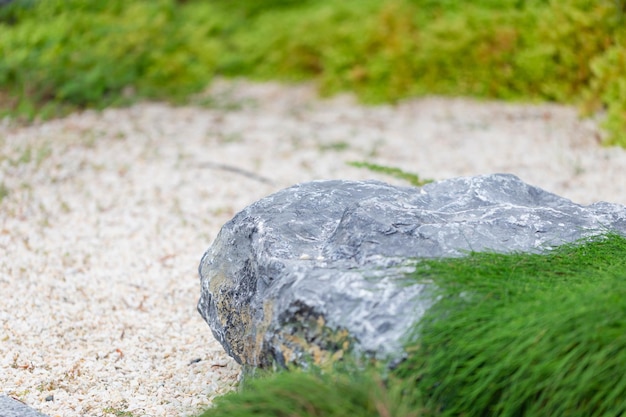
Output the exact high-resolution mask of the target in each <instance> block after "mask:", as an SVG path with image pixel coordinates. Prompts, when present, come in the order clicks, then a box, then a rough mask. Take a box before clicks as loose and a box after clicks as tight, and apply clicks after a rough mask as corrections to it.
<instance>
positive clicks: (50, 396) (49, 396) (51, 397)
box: [46, 395, 54, 401]
mask: <svg viewBox="0 0 626 417" xmlns="http://www.w3.org/2000/svg"><path fill="white" fill-rule="evenodd" d="M46 401H54V395H48V396H47V397H46Z"/></svg>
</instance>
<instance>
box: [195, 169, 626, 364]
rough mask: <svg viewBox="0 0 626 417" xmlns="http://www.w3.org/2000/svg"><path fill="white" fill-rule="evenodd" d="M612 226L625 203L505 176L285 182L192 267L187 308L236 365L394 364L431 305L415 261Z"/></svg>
mask: <svg viewBox="0 0 626 417" xmlns="http://www.w3.org/2000/svg"><path fill="white" fill-rule="evenodd" d="M608 231H613V232H617V233H621V234H623V235H626V207H624V206H621V205H618V204H611V203H605V202H599V203H595V204H592V205H589V206H582V205H579V204H575V203H573V202H571V201H570V200H568V199H565V198H562V197H559V196H557V195H555V194H551V193H548V192H546V191H544V190H541V189H539V188H537V187H533V186H531V185H528V184H526V183H524V182H522V181H521V180H520V179H519V178H517V177H515V176H513V175H508V174H492V175H483V176H476V177H462V178H454V179H450V180H445V181H440V182H437V183H432V184H428V185H426V186H424V187H421V188H414V187H395V186H391V185H388V184H384V183H381V182H377V181H341V180H332V181H314V182H309V183H303V184H298V185H295V186H293V187H290V188H287V189H285V190H282V191H279V192H277V193H275V194H273V195H270V196H268V197H266V198H263V199H261V200H259V201H258V202H256V203H254V204H252V205H250V206H249V207H247V208H245V209H244V210H243V211H241V212H240V213H238V214H237V215H236V216H235V217H234V218H233V219H232V220H230V221H229V222H227V223H226V224H225V225H224V226H223V227H222V230H221V231H220V233H219V235H218V237H217V238H216V240H215V242H214V243H213V244H212V245H211V247H210V248H209V249H208V250H207V252H206V253H205V254H204V256H203V258H202V261H201V263H200V266H199V274H200V278H201V296H200V300H199V302H198V311H199V312H200V314H201V315H202V317H203V318H204V319H205V320H206V321H207V323H208V324H209V326H210V328H211V330H212V332H213V335H214V336H215V337H216V339H217V340H219V341H220V343H221V344H222V346H223V347H224V349H225V350H226V352H227V353H228V354H229V355H230V356H232V357H233V358H234V359H235V360H236V361H237V362H239V363H240V364H244V365H248V366H261V367H266V366H269V365H273V364H276V363H278V364H280V365H287V364H303V363H305V362H308V361H313V362H315V363H317V364H323V363H324V362H326V361H328V360H332V359H336V358H338V357H340V356H341V355H343V354H344V353H345V352H346V351H353V352H356V353H358V354H365V355H369V356H373V357H376V358H385V359H389V358H391V359H400V358H401V357H402V356H403V351H402V341H403V338H404V337H405V335H406V334H407V331H408V329H409V328H410V327H411V326H412V325H413V324H415V323H416V321H417V320H419V318H420V317H421V316H422V315H423V314H424V312H425V311H426V309H427V308H428V307H429V305H430V304H431V303H432V300H431V298H430V297H429V291H428V287H427V285H425V284H410V285H409V284H407V282H406V280H405V279H404V277H405V276H406V273H408V272H410V271H411V270H412V267H411V265H414V262H415V261H416V259H419V258H433V257H452V256H461V255H463V254H464V253H467V252H469V251H485V250H489V251H495V252H512V251H518V252H541V251H545V250H549V249H550V248H552V247H555V246H558V245H561V244H563V243H569V242H574V241H577V240H580V239H582V238H585V237H589V236H593V235H597V234H601V233H606V232H608Z"/></svg>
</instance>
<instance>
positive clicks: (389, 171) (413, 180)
mask: <svg viewBox="0 0 626 417" xmlns="http://www.w3.org/2000/svg"><path fill="white" fill-rule="evenodd" d="M348 165H350V166H353V167H355V168H365V169H367V170H370V171H372V172H378V173H380V174H386V175H391V176H392V177H395V178H399V179H401V180H405V181H408V183H409V184H411V185H413V186H415V187H421V186H422V185H426V184H428V183H430V182H433V180H431V179H425V180H423V179H421V178H420V177H419V175H417V174H414V173H411V172H406V171H403V170H401V169H400V168H395V167H389V166H385V165H378V164H372V163H370V162H348Z"/></svg>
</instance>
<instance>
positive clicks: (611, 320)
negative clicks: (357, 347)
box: [204, 234, 626, 417]
mask: <svg viewBox="0 0 626 417" xmlns="http://www.w3.org/2000/svg"><path fill="white" fill-rule="evenodd" d="M411 279H414V280H417V281H419V282H423V281H427V282H432V283H433V284H434V286H435V287H436V290H435V295H439V296H440V298H439V301H438V302H437V303H436V304H435V305H434V306H433V307H432V308H431V309H430V310H429V311H428V313H427V315H426V316H425V318H424V319H423V320H422V321H421V322H420V324H419V325H418V326H417V327H416V329H415V331H416V333H415V335H414V336H413V337H412V338H410V340H409V341H408V342H407V352H408V358H407V360H406V361H404V362H403V363H402V364H400V365H399V366H398V367H397V368H395V369H393V370H391V371H385V372H381V371H380V369H379V370H376V369H373V368H372V369H366V370H358V369H355V368H351V367H344V369H343V370H338V371H335V372H331V373H329V374H325V375H320V374H319V373H309V374H307V373H304V372H301V371H296V372H281V373H278V374H275V375H273V376H269V377H263V378H259V379H254V380H252V381H251V382H250V383H249V384H247V385H246V386H244V388H243V390H242V392H240V393H231V394H228V395H226V396H224V397H223V398H221V399H219V401H218V402H217V405H216V407H215V408H213V409H210V410H208V411H207V412H206V413H205V414H204V416H206V417H209V416H222V415H224V416H252V415H268V416H269V415H276V416H285V417H286V416H303V417H304V416H322V415H329V416H334V415H337V416H339V415H363V416H370V415H371V416H395V417H400V416H410V415H411V416H467V417H470V416H580V417H589V416H616V417H617V416H622V415H625V414H626V378H625V377H624V372H623V366H624V363H626V303H625V302H624V300H625V299H626V238H624V237H620V236H617V235H612V234H609V235H606V236H603V237H597V238H594V239H591V240H588V241H586V242H581V243H578V244H573V245H566V246H563V247H561V248H557V249H555V250H554V251H552V252H550V253H548V254H543V255H538V254H508V255H505V254H494V253H472V254H469V255H468V256H466V257H463V258H457V259H442V260H426V261H424V262H422V263H420V264H419V265H418V267H417V269H416V271H415V274H414V275H413V277H412V278H411ZM354 407H359V408H354ZM342 413H343V414H342ZM346 413H347V414H346Z"/></svg>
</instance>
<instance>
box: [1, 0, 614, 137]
mask: <svg viewBox="0 0 626 417" xmlns="http://www.w3.org/2000/svg"><path fill="white" fill-rule="evenodd" d="M625 28H626V2H624V1H623V0H593V1H590V0H558V1H557V0H524V1H522V0H479V1H474V2H460V1H457V0H436V1H434V0H347V1H341V2H337V1H330V0H299V1H296V0H264V1H256V0H238V1H231V0H215V1H202V0H186V1H182V0H178V1H176V0H132V1H123V0H109V1H106V2H102V1H96V0H46V1H40V0H14V1H13V3H11V4H10V5H9V6H5V7H2V8H0V34H1V36H0V107H3V108H4V109H5V110H7V111H8V112H9V113H10V114H13V115H15V114H20V115H23V116H26V117H27V118H33V117H36V116H43V117H52V116H55V115H59V114H63V113H64V112H67V111H69V110H71V109H75V108H77V107H97V108H101V107H105V106H109V105H119V104H125V103H129V102H132V101H133V100H137V99H140V98H150V99H168V100H172V101H175V102H177V101H184V100H186V99H187V98H188V97H189V96H190V95H192V94H193V93H196V92H198V91H201V90H202V89H203V88H205V87H206V86H207V85H208V84H209V83H210V81H211V79H213V78H214V77H215V76H245V77H249V78H253V79H258V80H268V79H279V80H287V81H300V80H311V79H312V80H315V81H316V82H317V83H318V84H319V86H320V90H321V92H322V93H324V94H334V93H336V92H339V91H352V92H354V93H356V94H357V95H358V96H359V97H360V98H361V99H362V100H363V101H364V102H369V103H378V102H390V101H391V102H393V101H397V100H401V99H404V98H408V97H415V96H420V95H425V94H444V95H466V96H474V97H483V98H500V99H510V100H524V101H557V102H563V103H575V104H577V105H580V106H581V109H582V110H584V111H585V112H586V113H588V114H591V113H593V112H596V111H600V110H605V111H606V114H607V118H606V126H607V127H608V129H609V133H610V135H611V136H610V140H609V143H619V144H621V145H626V99H624V98H625V97H626V75H625V74H626V43H625V42H626V29H625Z"/></svg>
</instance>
